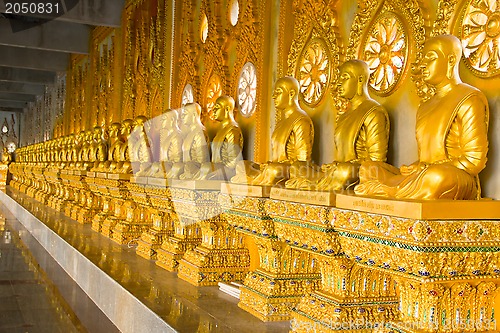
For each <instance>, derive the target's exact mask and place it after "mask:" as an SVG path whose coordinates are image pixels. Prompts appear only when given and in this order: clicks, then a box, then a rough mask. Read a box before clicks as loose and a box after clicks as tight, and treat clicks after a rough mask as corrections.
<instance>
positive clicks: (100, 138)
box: [89, 126, 108, 171]
mask: <svg viewBox="0 0 500 333" xmlns="http://www.w3.org/2000/svg"><path fill="white" fill-rule="evenodd" d="M92 139H93V140H92V143H91V147H90V154H89V155H90V156H91V157H90V162H94V164H93V165H92V168H91V171H96V170H97V169H98V168H99V165H102V163H105V162H106V160H107V159H108V143H107V141H106V139H105V133H104V130H103V128H102V127H101V126H96V127H94V129H93V135H92Z"/></svg>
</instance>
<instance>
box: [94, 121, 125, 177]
mask: <svg viewBox="0 0 500 333" xmlns="http://www.w3.org/2000/svg"><path fill="white" fill-rule="evenodd" d="M121 126H122V125H121V124H120V123H112V124H111V125H109V130H108V134H109V139H108V140H109V149H108V160H107V161H106V162H104V163H101V164H100V166H99V167H98V169H99V171H110V172H114V170H115V169H116V166H117V164H118V162H119V160H120V149H121V147H122V145H123V141H122V140H121V138H120V129H121Z"/></svg>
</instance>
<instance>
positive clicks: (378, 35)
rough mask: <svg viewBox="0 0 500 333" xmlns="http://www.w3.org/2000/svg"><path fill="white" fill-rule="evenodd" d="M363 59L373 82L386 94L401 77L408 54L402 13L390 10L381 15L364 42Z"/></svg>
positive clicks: (372, 83) (378, 90)
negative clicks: (401, 17) (398, 13)
mask: <svg viewBox="0 0 500 333" xmlns="http://www.w3.org/2000/svg"><path fill="white" fill-rule="evenodd" d="M362 52H363V55H362V59H363V60H364V61H366V63H367V64H368V66H369V68H370V86H371V87H372V88H373V89H374V90H375V91H377V92H378V93H380V94H381V95H386V94H389V93H390V92H392V91H393V90H394V88H395V86H396V85H397V83H398V81H399V80H400V78H401V76H402V73H403V72H404V68H405V66H406V63H407V57H408V34H407V33H406V31H405V29H404V25H403V23H402V21H401V19H400V18H399V16H398V15H397V14H395V13H393V12H386V13H384V14H382V15H380V16H378V17H377V19H376V20H375V21H374V22H373V23H372V25H371V27H370V28H369V30H368V34H367V36H366V39H365V41H364V43H363V46H362Z"/></svg>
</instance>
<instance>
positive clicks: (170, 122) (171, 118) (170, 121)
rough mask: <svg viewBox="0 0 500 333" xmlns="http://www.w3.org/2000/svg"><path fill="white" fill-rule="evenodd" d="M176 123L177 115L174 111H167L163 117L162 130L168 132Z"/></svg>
mask: <svg viewBox="0 0 500 333" xmlns="http://www.w3.org/2000/svg"><path fill="white" fill-rule="evenodd" d="M176 122H177V113H176V112H175V111H169V112H167V113H166V114H165V115H164V116H163V122H162V128H164V129H166V130H170V129H172V128H173V127H174V126H175V123H176Z"/></svg>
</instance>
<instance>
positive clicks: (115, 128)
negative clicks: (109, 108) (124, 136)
mask: <svg viewBox="0 0 500 333" xmlns="http://www.w3.org/2000/svg"><path fill="white" fill-rule="evenodd" d="M119 131H120V124H117V123H113V124H111V126H110V127H109V137H110V138H116V137H117V136H118V132H119Z"/></svg>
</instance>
